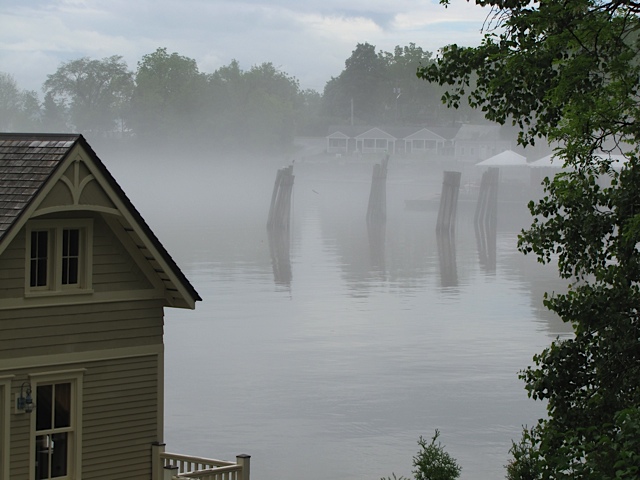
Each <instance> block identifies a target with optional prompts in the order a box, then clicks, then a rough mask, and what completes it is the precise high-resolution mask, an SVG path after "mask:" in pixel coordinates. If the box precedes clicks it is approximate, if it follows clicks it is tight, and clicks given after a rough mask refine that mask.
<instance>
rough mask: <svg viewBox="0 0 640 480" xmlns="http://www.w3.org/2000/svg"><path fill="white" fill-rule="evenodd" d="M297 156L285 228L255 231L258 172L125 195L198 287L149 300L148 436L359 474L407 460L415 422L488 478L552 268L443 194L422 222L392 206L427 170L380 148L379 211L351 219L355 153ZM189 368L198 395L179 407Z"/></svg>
mask: <svg viewBox="0 0 640 480" xmlns="http://www.w3.org/2000/svg"><path fill="white" fill-rule="evenodd" d="M304 167H306V166H304V165H302V166H300V168H299V167H298V164H296V167H295V168H296V190H295V192H294V197H295V198H294V202H293V205H295V209H293V211H292V223H291V229H290V231H289V234H288V235H285V234H283V232H282V231H277V230H273V231H272V232H271V233H268V232H267V229H265V222H264V220H265V218H266V217H267V213H268V212H267V210H268V208H269V200H270V198H271V195H272V190H271V186H272V185H273V175H272V173H273V172H272V169H270V170H269V171H268V172H266V173H265V174H264V175H263V177H262V178H260V179H256V182H254V183H248V182H247V175H246V173H242V174H237V175H236V176H231V175H228V176H225V175H221V174H220V172H219V171H218V170H215V169H212V171H210V172H206V173H207V175H204V174H203V175H202V182H203V185H201V186H198V188H194V186H193V182H194V179H193V175H189V176H188V179H189V181H188V182H186V181H185V190H186V191H188V192H191V194H192V195H195V193H193V192H194V191H197V192H198V194H199V195H202V197H201V198H198V203H197V204H198V205H200V206H201V208H198V209H194V208H193V204H191V203H189V207H190V208H187V205H181V204H176V203H175V202H176V198H177V199H178V200H177V201H178V202H179V201H181V200H180V199H182V198H183V196H181V195H176V196H174V197H172V201H171V204H170V205H169V207H167V208H171V209H174V210H172V211H173V212H177V211H181V210H179V208H182V207H184V208H182V210H184V211H189V212H191V211H193V212H196V211H197V215H195V214H194V216H193V218H188V217H186V216H182V217H180V218H176V217H179V215H173V216H171V218H172V221H168V220H167V218H168V217H170V216H169V215H167V210H166V208H158V207H163V206H161V205H157V204H156V203H157V202H158V199H157V197H153V196H152V195H149V196H148V197H146V196H145V197H140V198H138V199H134V203H136V205H137V206H139V207H140V208H141V209H142V211H143V212H144V213H145V215H144V216H145V219H147V221H149V222H150V224H151V225H152V226H153V228H154V231H155V232H156V233H157V234H158V236H159V237H160V238H161V239H162V240H163V241H164V242H166V246H167V248H168V249H169V251H171V253H172V255H174V256H175V258H176V260H177V261H178V263H179V264H180V266H181V267H182V269H183V270H184V272H185V274H186V275H187V277H188V278H189V279H190V280H191V281H192V282H193V283H194V286H195V287H196V289H197V290H198V292H199V293H200V294H201V295H202V297H203V298H204V301H203V302H202V303H201V304H199V305H198V307H197V308H196V310H195V311H183V310H179V309H167V311H166V330H165V332H166V334H165V342H166V372H165V375H166V378H165V382H166V384H167V385H170V386H171V388H167V389H166V391H165V411H166V422H165V440H166V441H167V443H168V444H169V445H171V446H172V448H174V449H175V450H178V451H188V452H192V453H194V454H196V455H202V456H209V457H210V456H214V457H217V458H231V459H232V458H234V456H235V455H236V454H238V453H241V452H247V453H250V454H251V455H252V461H253V463H252V467H253V468H254V471H255V474H256V476H258V477H259V478H261V479H263V480H276V479H279V480H288V479H294V478H299V477H300V476H301V475H303V476H304V477H305V478H307V479H309V480H322V479H325V478H333V477H336V478H341V479H345V480H368V479H371V478H381V477H382V476H387V475H390V474H391V472H396V473H397V474H398V475H405V476H408V475H410V471H411V457H412V455H413V454H414V453H415V451H416V440H417V438H418V436H419V435H424V436H428V435H431V434H432V433H433V429H434V428H438V429H440V430H441V431H442V432H443V437H444V438H445V439H446V442H447V450H448V451H450V453H451V454H452V455H453V456H455V457H456V458H457V459H458V460H459V462H460V463H461V464H462V465H463V468H464V469H463V474H462V480H467V479H469V480H471V479H473V480H493V479H496V478H503V477H504V469H503V465H504V464H505V462H506V459H507V455H508V453H507V452H508V449H509V447H510V446H511V439H512V438H517V437H519V434H520V430H521V425H522V424H531V423H532V422H534V421H535V419H536V418H538V416H539V415H541V414H543V413H544V406H543V405H541V404H539V403H537V402H532V401H531V400H529V399H528V398H527V396H526V392H525V391H524V389H523V384H522V382H521V381H520V380H519V379H518V378H517V372H518V371H519V370H521V369H522V368H525V367H526V365H528V364H530V363H531V357H532V355H533V354H534V353H536V352H539V351H540V350H541V349H542V348H544V347H545V346H546V345H548V343H549V341H550V340H551V339H552V338H554V337H555V336H556V335H557V334H558V332H559V331H562V330H561V329H562V328H564V327H563V325H562V324H561V323H560V322H558V321H557V319H555V318H553V317H552V316H550V315H545V313H544V309H543V307H542V298H541V295H542V292H543V291H545V290H548V289H552V288H554V285H559V284H558V283H557V280H556V283H553V282H554V280H553V278H552V277H553V273H554V268H553V267H549V268H548V269H543V268H542V267H541V266H539V265H538V264H537V263H536V262H535V259H533V258H529V257H526V258H525V257H523V256H522V255H521V254H520V253H518V252H517V250H516V244H515V242H516V236H517V231H518V230H519V226H516V227H514V226H513V225H512V224H511V223H510V222H509V221H508V220H509V219H508V217H507V216H503V215H502V214H501V215H500V222H499V224H498V227H497V228H496V229H493V230H491V231H490V232H487V231H485V232H484V234H483V235H482V234H481V235H479V236H476V235H474V233H475V231H474V223H473V210H472V209H471V211H469V212H465V213H463V210H464V209H463V208H461V209H460V210H461V211H460V213H461V214H460V215H459V216H458V217H457V218H458V219H457V225H456V235H455V236H450V237H438V236H436V235H435V234H434V230H435V224H436V215H437V212H434V211H431V212H426V211H425V212H406V211H404V209H403V207H404V200H405V198H415V197H418V196H419V195H422V194H424V193H425V191H426V190H427V189H428V188H430V187H431V185H433V187H434V188H436V189H437V188H438V187H439V185H440V179H441V175H442V173H441V172H438V173H437V174H434V175H433V178H431V177H429V178H425V179H424V180H425V181H424V182H423V181H422V180H423V179H422V178H418V179H417V180H418V181H416V175H405V176H404V177H402V178H400V177H399V175H398V174H397V173H396V170H394V168H396V167H398V165H397V163H395V162H392V163H391V165H390V171H389V179H388V180H389V181H388V184H387V201H388V212H387V222H386V225H384V226H383V227H380V226H379V227H377V228H373V229H371V228H369V229H367V226H366V222H365V221H364V218H363V216H364V215H363V214H364V212H365V211H366V209H367V199H368V194H369V187H370V181H371V178H370V175H371V173H370V172H371V165H367V166H364V167H362V168H360V169H359V170H357V169H356V168H355V167H353V168H350V167H349V166H348V165H347V166H344V167H343V166H340V165H335V166H332V170H331V172H332V173H331V176H330V175H329V174H328V173H325V171H323V170H322V169H321V168H320V167H318V168H315V170H314V171H312V172H311V171H309V170H310V169H309V168H307V169H306V170H305V168H304ZM347 167H349V168H347ZM365 167H366V168H365ZM338 169H342V170H340V171H337V170H338ZM326 170H327V171H329V169H328V168H326ZM125 179H126V176H125ZM195 181H199V179H196V180H195ZM426 182H430V184H429V185H425V183H426ZM231 185H233V186H234V188H233V189H232V188H231ZM214 187H215V188H214ZM187 189H188V190H187ZM125 190H128V188H127V187H126V186H125ZM131 190H132V191H134V192H135V191H136V189H135V185H132V186H131ZM189 200H190V201H191V200H192V199H191V198H190V199H189ZM145 202H146V203H145ZM152 202H156V203H152ZM228 205H234V207H233V208H228V207H227V206H228ZM213 206H225V208H220V209H219V210H214V207H213ZM474 206H475V205H474ZM240 207H244V209H241V208H240ZM460 207H463V205H460ZM466 207H469V205H466ZM154 208H157V210H154ZM203 209H211V211H210V212H209V211H207V212H206V215H205V214H203ZM466 210H469V208H467V209H466ZM147 213H148V214H147ZM519 215H520V214H519ZM518 218H521V216H520V217H518ZM173 219H175V221H174V220H173ZM514 222H515V221H514ZM504 225H508V228H507V227H504ZM489 272H490V274H489V275H488V274H487V273H489ZM274 282H275V284H276V286H277V287H279V288H276V289H275V291H274V288H273V285H274ZM560 283H561V282H560ZM292 290H295V293H296V294H295V295H289V294H287V292H289V293H290V292H291V291H292ZM451 292H454V295H451V294H450V293H451ZM199 378H206V379H211V381H207V382H201V384H202V385H201V392H200V394H201V395H202V396H203V397H204V398H214V399H215V401H211V402H204V403H203V404H202V405H201V408H199V409H196V410H193V409H185V408H184V392H186V391H190V390H191V389H192V388H193V382H194V381H197V379H199ZM284 464H287V468H286V469H283V465H284Z"/></svg>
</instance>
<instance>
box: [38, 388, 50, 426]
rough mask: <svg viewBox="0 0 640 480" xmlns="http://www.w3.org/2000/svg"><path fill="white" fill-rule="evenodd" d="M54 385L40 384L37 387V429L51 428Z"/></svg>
mask: <svg viewBox="0 0 640 480" xmlns="http://www.w3.org/2000/svg"><path fill="white" fill-rule="evenodd" d="M52 397H53V385H38V388H37V389H36V408H35V410H36V430H48V429H50V428H51V400H52Z"/></svg>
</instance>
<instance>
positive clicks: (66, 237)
mask: <svg viewBox="0 0 640 480" xmlns="http://www.w3.org/2000/svg"><path fill="white" fill-rule="evenodd" d="M79 255H80V230H78V229H65V230H63V231H62V272H61V282H62V284H63V285H75V284H77V283H78V267H79V265H80V262H79Z"/></svg>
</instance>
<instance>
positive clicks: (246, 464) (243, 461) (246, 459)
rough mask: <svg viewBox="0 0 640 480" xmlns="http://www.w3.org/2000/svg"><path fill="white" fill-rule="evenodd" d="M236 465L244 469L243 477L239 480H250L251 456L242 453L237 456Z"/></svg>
mask: <svg viewBox="0 0 640 480" xmlns="http://www.w3.org/2000/svg"><path fill="white" fill-rule="evenodd" d="M236 463H237V464H238V465H240V466H241V467H242V474H241V475H242V477H241V478H239V479H238V480H249V477H250V475H251V455H247V454H246V453H241V454H240V455H237V456H236Z"/></svg>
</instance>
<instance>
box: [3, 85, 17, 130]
mask: <svg viewBox="0 0 640 480" xmlns="http://www.w3.org/2000/svg"><path fill="white" fill-rule="evenodd" d="M19 109H20V90H19V89H18V83H17V82H16V80H15V78H13V76H12V75H9V74H8V73H2V72H0V130H3V131H9V130H11V129H12V128H13V123H14V121H15V117H16V115H17V113H18V111H19Z"/></svg>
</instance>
